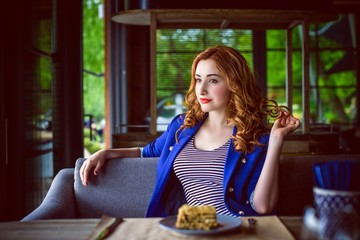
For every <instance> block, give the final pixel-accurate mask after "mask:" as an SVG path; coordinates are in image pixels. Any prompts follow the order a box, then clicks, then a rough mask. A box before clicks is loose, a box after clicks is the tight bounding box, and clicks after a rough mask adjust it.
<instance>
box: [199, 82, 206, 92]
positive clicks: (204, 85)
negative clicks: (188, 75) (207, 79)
mask: <svg viewBox="0 0 360 240" xmlns="http://www.w3.org/2000/svg"><path fill="white" fill-rule="evenodd" d="M206 93H207V90H206V84H204V83H202V84H201V86H200V94H201V95H204V94H206Z"/></svg>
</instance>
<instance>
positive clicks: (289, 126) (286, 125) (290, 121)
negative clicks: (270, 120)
mask: <svg viewBox="0 0 360 240" xmlns="http://www.w3.org/2000/svg"><path fill="white" fill-rule="evenodd" d="M299 127H300V120H299V119H297V118H295V117H294V116H293V115H292V114H291V113H289V112H287V111H282V112H281V114H280V116H279V117H278V118H277V119H276V120H275V122H274V125H273V126H272V128H271V134H276V135H280V136H282V137H285V136H286V135H288V134H290V133H292V132H293V131H295V130H296V129H297V128H299Z"/></svg>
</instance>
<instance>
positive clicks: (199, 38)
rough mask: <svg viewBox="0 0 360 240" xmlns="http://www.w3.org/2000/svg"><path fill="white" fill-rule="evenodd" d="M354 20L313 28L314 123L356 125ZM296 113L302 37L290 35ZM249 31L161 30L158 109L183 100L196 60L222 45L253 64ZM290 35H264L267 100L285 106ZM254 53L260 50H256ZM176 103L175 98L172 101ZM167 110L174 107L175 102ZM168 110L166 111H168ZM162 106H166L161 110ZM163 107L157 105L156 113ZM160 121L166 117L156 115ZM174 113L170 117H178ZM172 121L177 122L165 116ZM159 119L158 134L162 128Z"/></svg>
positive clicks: (299, 113)
mask: <svg viewBox="0 0 360 240" xmlns="http://www.w3.org/2000/svg"><path fill="white" fill-rule="evenodd" d="M354 22H355V21H354V17H353V16H352V15H340V17H339V19H338V20H337V21H334V22H328V23H324V24H319V25H314V24H313V25H311V26H310V40H311V43H310V53H311V55H310V58H311V60H310V88H311V92H310V115H311V119H310V123H311V124H312V125H313V126H315V125H323V124H325V125H331V126H342V127H344V126H345V127H346V126H351V125H352V124H353V123H354V121H355V109H356V106H355V102H356V101H355V96H356V81H357V80H356V79H357V76H356V70H355V55H356V48H355V42H354V41H355V40H354V39H355V26H354ZM292 36H293V37H292V39H293V40H292V41H293V43H292V44H293V63H292V68H293V106H292V107H293V111H294V114H295V115H296V116H297V117H299V118H301V117H302V47H301V42H302V35H301V29H300V28H299V29H297V28H294V29H293V30H292ZM253 41H254V39H253V35H252V31H251V30H234V29H225V30H210V29H165V30H164V29H161V30H157V96H158V103H161V102H164V99H167V98H168V99H169V98H171V96H176V94H185V93H186V90H187V87H188V85H189V81H190V70H191V63H192V60H193V58H194V57H195V55H196V54H197V53H198V52H199V51H202V50H204V49H205V48H207V47H209V46H214V45H217V44H224V45H228V46H231V47H234V48H236V49H238V50H240V51H241V52H242V53H243V54H244V56H245V57H246V59H247V60H248V62H249V63H250V65H251V66H254V63H253ZM285 46H286V31H285V30H267V31H266V59H267V63H266V64H267V68H266V72H265V73H257V74H266V79H267V97H268V98H270V99H275V100H276V101H278V102H279V103H281V104H286V92H285V83H286V49H285ZM254 47H256V46H254ZM173 99H174V98H173ZM165 102H166V101H165ZM166 104H168V105H174V100H171V101H168V102H167V103H166ZM166 104H165V105H166ZM163 105H164V104H163ZM159 107H161V104H160V105H159V104H158V108H159ZM158 113H159V114H158V115H159V116H160V117H161V114H162V111H161V110H160V111H158ZM174 114H175V111H174V112H172V114H170V115H174ZM167 117H168V119H171V117H173V116H167ZM164 124H166V122H165V123H164V122H162V125H164ZM160 126H161V125H160V124H159V119H158V130H159V129H163V127H160Z"/></svg>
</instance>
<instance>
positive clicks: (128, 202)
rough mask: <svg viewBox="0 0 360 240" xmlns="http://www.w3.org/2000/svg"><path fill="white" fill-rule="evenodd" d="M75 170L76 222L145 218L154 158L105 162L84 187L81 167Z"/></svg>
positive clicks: (80, 164)
mask: <svg viewBox="0 0 360 240" xmlns="http://www.w3.org/2000/svg"><path fill="white" fill-rule="evenodd" d="M84 160H85V159H84V158H79V159H78V160H77V161H76V166H75V186H74V190H75V199H76V204H77V207H76V209H77V217H78V218H98V217H101V215H103V214H105V215H108V216H113V217H145V215H146V210H147V206H148V204H149V201H150V197H151V195H152V192H153V189H154V186H155V178H156V167H157V162H158V159H157V158H122V159H112V160H107V161H106V162H105V164H104V165H103V167H102V168H101V170H100V171H99V173H98V175H97V176H95V175H94V174H93V171H91V172H90V174H89V181H88V185H87V186H86V187H85V186H83V185H82V183H81V180H80V175H79V171H80V167H81V166H82V164H83V162H84Z"/></svg>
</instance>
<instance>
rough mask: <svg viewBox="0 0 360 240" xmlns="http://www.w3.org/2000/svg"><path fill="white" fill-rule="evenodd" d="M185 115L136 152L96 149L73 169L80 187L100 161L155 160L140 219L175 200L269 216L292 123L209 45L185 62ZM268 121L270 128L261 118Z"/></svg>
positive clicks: (232, 60) (239, 62) (241, 62)
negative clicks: (187, 64) (151, 188)
mask: <svg viewBox="0 0 360 240" xmlns="http://www.w3.org/2000/svg"><path fill="white" fill-rule="evenodd" d="M186 102H187V104H188V111H187V112H186V113H185V114H181V115H179V116H177V117H175V118H174V119H173V121H172V122H171V123H170V124H169V126H168V128H167V130H166V131H165V132H164V133H163V134H162V135H161V136H160V137H159V138H158V139H156V140H155V141H154V142H152V143H150V144H148V145H147V146H145V147H144V148H128V149H107V150H100V151H98V152H96V153H95V154H93V155H92V156H90V157H89V158H88V159H87V160H86V161H85V162H84V164H83V166H82V167H81V169H80V175H81V179H82V182H83V184H84V185H87V183H88V176H89V172H90V171H91V170H92V169H94V174H95V175H96V174H97V173H98V172H99V170H100V168H101V167H102V165H103V164H104V162H105V160H106V159H112V158H121V157H139V156H142V157H159V163H158V168H157V180H156V185H155V189H154V192H153V196H152V198H151V200H150V203H149V207H148V212H147V216H149V217H164V216H168V215H174V214H176V213H177V210H178V208H179V207H180V206H181V205H182V204H183V203H188V204H190V205H204V204H206V205H213V206H215V207H216V210H217V213H220V214H227V215H235V216H239V215H259V214H270V213H272V212H273V211H274V209H275V207H276V204H277V201H278V192H279V189H278V171H279V169H278V168H279V158H280V153H281V149H282V145H283V142H284V137H285V136H286V135H288V134H290V133H291V132H293V131H294V130H295V129H297V128H298V127H299V126H300V122H299V120H298V119H297V118H295V117H293V116H292V115H291V113H289V112H288V111H287V108H286V107H280V106H277V103H276V102H275V101H271V100H267V99H265V98H263V97H262V96H261V93H260V89H259V88H258V86H257V85H256V83H255V79H254V75H253V73H252V71H251V69H250V67H249V65H248V63H247V62H246V60H245V58H244V57H243V56H242V55H241V54H240V53H239V52H238V51H237V50H235V49H233V48H230V47H226V46H215V47H211V48H208V49H206V50H205V51H203V52H201V53H200V54H199V55H197V57H196V58H195V60H194V62H193V65H192V75H191V83H190V87H189V90H188V93H187V95H186ZM268 116H270V117H275V118H276V120H275V121H274V124H273V125H272V127H271V130H270V129H269V127H268V124H267V117H268Z"/></svg>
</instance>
